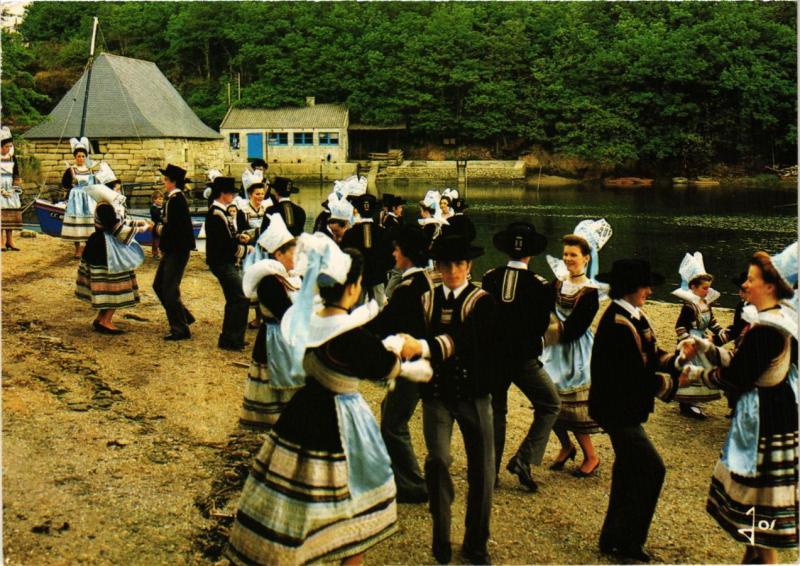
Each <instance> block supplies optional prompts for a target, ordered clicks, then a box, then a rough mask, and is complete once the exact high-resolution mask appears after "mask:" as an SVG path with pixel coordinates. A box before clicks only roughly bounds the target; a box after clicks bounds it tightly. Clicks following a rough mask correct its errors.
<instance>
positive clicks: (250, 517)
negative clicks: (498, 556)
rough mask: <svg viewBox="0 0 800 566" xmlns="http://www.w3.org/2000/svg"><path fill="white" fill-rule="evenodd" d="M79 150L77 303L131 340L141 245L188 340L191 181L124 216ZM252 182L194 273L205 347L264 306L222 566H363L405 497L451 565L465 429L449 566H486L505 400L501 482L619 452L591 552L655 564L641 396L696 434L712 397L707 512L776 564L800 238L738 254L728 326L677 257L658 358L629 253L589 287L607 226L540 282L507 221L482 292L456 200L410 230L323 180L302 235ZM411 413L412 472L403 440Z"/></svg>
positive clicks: (220, 219) (174, 181) (526, 244)
mask: <svg viewBox="0 0 800 566" xmlns="http://www.w3.org/2000/svg"><path fill="white" fill-rule="evenodd" d="M90 151H91V149H90V145H89V144H88V140H74V154H75V156H76V162H75V164H74V166H71V167H70V168H69V169H68V170H67V171H66V172H65V174H64V183H65V185H67V184H68V185H69V187H68V188H69V189H70V194H69V200H68V205H67V216H66V217H65V224H64V228H65V235H64V236H65V237H66V238H68V239H73V241H75V242H76V247H75V253H76V254H77V255H79V256H80V258H81V260H80V266H79V268H78V281H77V290H76V294H77V296H78V297H79V298H81V299H83V300H85V301H87V302H89V303H91V305H92V306H93V307H94V308H95V309H97V311H98V315H97V318H96V319H95V321H94V323H93V326H94V329H95V330H96V331H98V332H101V333H104V334H112V335H113V334H117V333H120V332H122V331H121V330H120V329H118V328H117V327H116V326H115V325H114V323H113V320H112V316H113V314H114V312H115V310H116V309H119V308H125V307H128V306H132V305H134V304H135V303H136V302H138V300H139V296H138V285H137V281H136V276H135V269H136V268H137V267H138V266H139V265H140V264H141V263H142V261H143V259H144V252H143V250H142V249H141V247H140V246H139V245H138V244H137V243H136V240H135V238H134V236H135V235H136V233H137V232H141V231H144V230H150V231H152V234H153V235H154V236H157V237H158V251H159V252H160V253H159V257H160V259H159V266H158V270H157V272H156V276H155V281H154V283H153V287H154V289H155V291H156V294H157V295H158V297H159V299H160V301H161V303H162V304H163V306H164V310H165V311H166V314H167V319H168V322H169V333H168V334H167V335H166V336H165V339H166V340H168V341H179V340H187V339H189V338H191V331H190V326H191V324H192V323H193V322H194V317H193V316H192V314H191V312H190V311H189V310H188V309H187V308H186V306H185V305H184V304H183V302H182V300H181V294H180V284H181V280H182V278H183V274H184V271H185V269H186V265H187V262H188V260H189V256H190V252H191V251H192V250H193V249H194V248H195V235H194V232H193V224H192V218H191V216H190V212H189V211H190V209H189V205H188V201H187V198H186V194H185V193H184V189H185V185H186V171H184V170H183V169H181V168H179V167H177V166H175V165H171V164H170V165H167V166H166V168H165V169H163V170H161V172H162V174H163V176H164V190H165V192H166V195H165V198H164V201H163V207H162V208H160V209H159V208H158V207H157V206H156V207H155V209H154V210H153V215H152V216H151V220H134V219H132V218H130V217H129V216H128V215H127V212H126V210H125V206H124V204H125V201H124V197H123V196H122V195H121V194H120V193H119V192H117V191H116V190H115V187H116V186H117V183H118V181H117V180H116V179H115V178H114V175H113V172H110V170H108V168H107V167H92V166H91V165H86V159H85V158H86V156H87V155H89V152H90ZM81 155H82V156H83V158H81V157H80V156H81ZM266 169H267V165H266V163H264V162H261V161H257V162H254V163H252V164H251V167H250V168H249V169H247V170H246V171H245V173H244V175H243V176H242V183H241V186H242V190H243V192H242V193H241V194H239V193H240V190H239V189H238V188H237V187H236V184H237V183H236V181H235V179H233V178H231V177H225V176H223V175H221V174H219V172H212V173H213V174H212V175H210V177H211V179H210V184H209V187H208V188H209V190H208V192H207V193H206V195H205V196H206V198H207V199H208V204H209V207H208V212H207V214H206V217H205V227H204V229H205V235H206V261H207V263H208V265H209V269H210V270H211V272H212V273H213V275H214V276H215V277H216V279H217V280H218V282H219V284H220V287H221V288H222V292H223V295H224V299H225V314H224V320H223V324H222V330H221V333H220V335H219V339H218V346H219V347H220V348H222V349H226V350H235V351H240V350H242V349H243V348H245V346H246V342H245V336H246V330H247V327H248V311H249V309H250V308H251V307H254V308H255V311H256V315H255V318H254V320H253V321H252V322H251V323H250V326H251V327H254V328H257V329H258V332H257V335H256V338H255V343H254V344H253V347H252V357H251V363H250V368H249V370H248V372H247V377H246V380H245V389H244V402H243V407H242V414H241V423H242V424H243V425H246V426H248V427H256V428H261V429H263V430H266V440H265V441H264V444H263V446H262V447H261V449H260V450H259V451H258V453H257V455H256V456H255V460H254V462H253V467H252V470H251V472H250V476H249V478H248V479H247V482H246V484H245V486H244V490H243V493H242V496H241V499H240V501H239V505H238V510H237V513H236V518H235V522H234V524H233V526H232V528H231V531H230V541H229V542H230V544H229V545H228V549H227V557H228V558H229V559H230V560H231V561H232V562H234V563H236V564H253V563H256V564H301V563H307V562H341V563H344V564H357V563H360V561H361V560H362V559H363V556H364V553H365V552H366V551H367V550H368V549H369V548H371V547H372V546H374V545H375V544H377V543H379V542H380V541H381V540H384V539H385V538H387V537H389V536H391V535H392V534H393V533H394V532H395V531H396V530H397V508H396V505H397V503H408V504H415V503H425V502H427V504H428V508H429V510H430V514H431V524H430V533H431V539H430V545H431V552H432V558H433V559H434V560H435V561H436V562H438V563H449V562H451V561H452V560H453V556H452V552H453V547H452V544H451V518H452V513H451V507H452V503H453V500H454V497H455V488H454V483H453V479H452V477H451V470H450V468H451V464H452V461H453V458H452V452H451V450H452V449H451V444H452V433H453V425H454V423H455V424H457V425H458V427H459V429H460V431H461V437H462V438H463V443H464V446H463V450H464V454H465V455H466V462H467V477H466V479H467V491H466V494H465V501H466V518H465V530H464V538H463V541H462V544H461V546H460V560H461V561H464V562H467V563H472V564H489V563H490V562H491V556H490V554H489V546H488V541H489V536H490V516H491V509H492V495H493V491H494V490H495V488H496V487H497V486H498V485H499V483H500V482H501V476H500V470H501V465H502V462H503V460H504V451H505V436H506V420H507V418H508V415H509V411H508V401H507V399H508V390H509V388H510V386H511V385H512V384H514V385H516V386H517V388H518V389H519V390H520V391H521V392H522V394H523V395H524V396H525V397H526V398H527V399H528V401H529V402H530V404H531V406H532V408H533V410H532V419H531V424H530V427H529V430H528V431H527V434H526V435H525V436H524V438H523V440H522V442H521V443H520V445H519V446H518V447H515V450H514V452H513V454H512V455H511V456H510V458H508V459H507V460H506V466H505V469H506V470H507V471H508V472H510V473H511V474H513V477H516V478H517V480H518V481H519V483H520V484H521V485H522V486H523V487H524V488H525V489H527V490H528V491H529V492H532V493H533V492H537V491H540V489H541V486H540V482H539V481H537V479H536V478H535V477H534V471H533V467H535V466H538V465H540V464H541V463H542V460H543V457H544V452H545V448H546V445H547V442H548V439H549V436H550V433H551V431H553V432H554V433H555V436H556V437H557V439H558V441H559V443H560V451H559V453H558V455H557V456H556V458H555V460H554V461H553V462H552V463H551V464H550V468H551V469H553V470H561V469H564V468H565V467H566V465H567V463H568V462H569V461H571V460H575V459H576V456H577V447H579V448H580V450H581V453H582V459H581V461H580V463H578V462H575V464H574V466H573V467H572V470H571V473H572V475H574V476H575V477H576V478H588V477H591V476H595V475H596V473H597V470H598V468H599V467H600V466H601V461H600V458H599V457H598V455H597V452H596V451H595V448H594V446H593V443H592V435H595V434H597V433H600V432H603V433H605V434H608V435H609V437H610V440H611V445H612V447H613V451H614V462H613V464H612V465H611V488H610V496H609V506H608V511H607V514H606V517H605V521H604V523H603V526H602V529H601V532H600V534H599V548H600V550H601V551H602V552H604V553H608V554H609V555H611V556H613V557H615V558H617V559H620V560H636V561H643V562H647V561H650V560H651V555H650V553H649V552H648V551H647V550H646V548H645V543H646V539H647V534H648V530H649V527H650V523H651V521H652V518H653V514H654V511H655V508H656V504H657V502H658V498H659V494H660V492H661V488H662V484H663V481H664V476H665V470H666V468H667V467H668V466H669V462H666V463H665V462H664V461H663V460H662V459H661V457H660V455H659V454H658V451H657V450H656V448H655V446H654V445H653V444H652V442H651V441H650V439H649V438H648V435H647V433H646V431H645V429H644V428H643V424H644V423H645V422H646V421H647V419H648V416H649V415H650V413H652V412H653V410H654V399H655V398H659V399H661V400H663V401H672V400H676V401H678V402H679V403H680V404H681V405H680V413H681V414H682V415H683V416H685V417H688V418H692V419H702V418H705V413H704V412H703V411H702V409H701V405H702V403H705V402H708V401H710V400H714V399H717V398H719V397H720V396H721V394H725V396H726V397H727V399H728V403H729V406H730V408H731V409H732V412H731V415H730V419H731V426H730V430H729V433H728V436H727V438H726V439H725V444H724V447H723V450H722V454H721V456H720V459H719V462H718V463H717V465H716V467H715V468H714V472H713V476H712V479H711V487H710V491H709V495H708V498H707V501H706V508H707V510H708V512H709V513H710V514H711V516H712V517H714V519H715V520H716V521H717V522H718V523H719V525H720V526H721V527H722V528H723V529H725V531H727V532H728V533H729V534H730V535H731V536H732V537H733V538H734V539H735V540H737V541H740V542H742V543H743V544H744V545H745V554H744V557H743V561H744V562H747V563H770V562H775V561H776V558H777V556H776V553H775V549H776V548H791V547H796V546H797V536H798V526H797V440H798V426H797V420H798V413H797V312H796V302H794V301H795V298H794V297H795V287H796V284H797V243H794V244H792V245H791V246H789V247H788V248H787V249H786V250H784V251H783V252H781V253H779V254H776V255H774V256H770V255H769V254H767V253H765V252H763V251H762V252H757V253H755V254H753V255H752V257H751V258H750V259H749V260H748V263H747V272H746V273H745V274H743V276H742V277H741V278H740V279H739V285H741V290H742V304H741V305H740V307H739V308H738V309H737V317H736V320H735V322H734V324H733V325H732V326H731V327H729V328H722V327H721V326H720V325H719V324H718V323H717V321H716V320H715V318H714V315H713V312H712V307H711V304H712V303H713V302H714V300H715V298H716V295H717V294H716V292H715V291H714V290H713V288H712V287H711V285H712V284H713V277H712V276H711V274H709V273H707V272H706V270H705V267H704V265H703V258H702V255H701V254H700V253H694V254H687V255H686V257H685V258H684V260H683V262H681V264H680V267H679V273H680V275H681V278H682V285H681V287H680V289H677V290H676V291H674V293H675V295H676V296H678V297H679V298H681V299H682V300H683V301H684V306H683V307H682V310H681V313H680V316H679V318H678V320H677V322H676V334H677V345H676V346H675V347H674V348H673V347H664V346H665V345H664V343H663V342H661V343H658V342H657V341H656V337H655V334H654V331H653V328H652V326H651V324H650V322H649V321H648V319H647V316H646V315H645V313H644V311H643V310H642V307H643V305H644V304H645V302H646V300H647V299H648V297H649V296H650V294H651V292H652V289H653V287H654V286H656V285H659V284H661V283H663V277H662V276H661V275H659V274H657V273H654V272H653V271H651V269H650V265H649V264H648V263H647V262H646V261H644V260H640V259H621V260H617V261H615V262H613V265H612V267H611V269H610V270H608V271H607V272H605V273H601V272H600V270H599V252H600V251H601V250H602V249H603V247H604V246H605V245H606V243H607V242H608V241H609V239H610V238H611V236H612V229H611V226H610V225H609V224H608V222H606V221H605V220H604V219H586V220H583V221H581V222H579V223H578V224H577V226H576V227H575V229H574V231H573V233H571V234H568V235H566V236H564V237H563V239H562V242H561V243H562V247H561V257H560V258H554V257H550V256H547V261H548V263H549V265H550V266H551V268H552V269H553V272H554V274H555V279H554V281H553V282H548V281H547V280H546V279H545V278H544V277H542V276H541V275H538V274H536V273H534V272H533V271H532V270H531V269H530V263H531V260H532V259H533V258H534V257H535V256H539V255H541V254H543V253H544V252H545V250H546V247H547V239H546V238H545V236H544V235H542V234H541V233H539V232H538V231H537V230H536V228H535V227H534V225H533V224H531V223H530V222H528V221H525V220H520V221H516V222H512V223H510V224H509V225H507V226H506V227H505V228H504V229H502V230H500V231H497V232H496V233H494V234H493V235H492V243H493V245H494V246H495V247H496V248H497V249H498V250H499V251H501V252H502V253H503V254H505V255H506V256H507V258H508V261H507V263H505V264H504V265H500V266H498V267H496V268H494V269H491V270H489V271H488V272H486V273H485V274H482V276H481V277H480V285H477V284H476V283H475V282H474V281H473V277H474V274H472V273H471V270H472V265H473V263H472V262H473V260H474V259H475V258H477V257H479V256H481V255H482V254H483V252H484V250H483V248H482V247H480V246H479V245H476V243H475V241H476V239H477V233H478V231H477V230H476V226H475V224H474V223H473V222H472V220H471V219H470V218H469V217H468V216H467V215H466V214H465V209H466V208H467V203H466V201H465V200H464V198H462V197H461V195H460V194H459V193H458V191H455V190H451V189H446V190H444V191H441V192H440V191H438V190H430V191H428V192H427V193H426V194H425V195H424V197H423V198H422V199H421V200H420V201H419V204H418V206H419V212H420V218H419V220H418V221H417V222H413V223H412V222H407V221H405V216H404V209H405V207H406V205H407V202H406V201H405V200H404V199H403V198H402V197H399V196H396V195H389V194H383V195H382V197H381V199H380V200H378V199H377V198H376V197H375V196H373V195H371V194H369V193H368V192H367V190H366V189H367V187H366V179H364V178H359V177H351V178H349V179H346V180H343V181H337V182H336V183H335V184H334V187H333V190H332V192H331V194H330V195H329V197H328V198H327V199H326V201H325V203H324V204H323V208H324V210H323V212H322V213H321V214H320V216H319V217H318V218H317V219H316V220H315V222H314V230H313V233H305V232H304V231H303V230H304V228H305V223H306V222H305V221H306V214H305V211H304V210H303V209H302V208H301V207H300V206H298V205H297V204H296V203H294V202H292V200H291V195H292V194H293V193H296V192H297V191H298V189H297V187H294V186H293V183H292V182H291V180H289V179H285V178H281V177H273V178H272V179H268V178H267V177H266ZM12 175H13V172H12ZM4 178H5V177H4ZM237 195H239V196H237ZM87 219H88V220H87ZM89 228H91V230H89ZM83 242H85V248H83V246H84V243H83ZM476 279H477V278H476ZM607 297H608V298H610V303H609V304H608V306H607V307H606V309H605V311H604V313H603V314H602V316H601V318H600V321H599V324H598V326H597V330H596V332H595V333H593V332H592V330H591V325H592V322H593V320H594V319H595V317H596V314H597V313H598V311H599V308H600V304H601V301H603V300H605V299H606V298H607ZM727 342H733V347H732V348H731V347H723V345H724V344H725V343H727ZM364 379H367V380H371V381H376V382H381V383H386V384H387V385H388V387H387V393H386V396H385V398H384V399H383V402H382V405H381V415H380V417H381V418H380V423H378V421H377V420H376V418H375V417H374V416H373V415H372V413H371V411H370V409H369V407H368V406H367V404H366V402H365V401H364V399H363V398H362V397H361V395H360V394H359V382H360V381H361V380H364ZM420 401H421V405H422V429H423V435H424V441H425V447H426V451H427V454H426V456H425V458H424V465H422V466H420V464H419V461H418V458H417V455H416V454H415V451H414V448H413V446H412V443H411V436H410V434H409V421H410V419H411V418H412V416H413V414H414V412H415V411H416V408H417V406H418V405H419V402H420ZM679 418H680V417H679ZM687 422H689V421H687ZM570 434H572V435H573V436H574V439H575V442H576V443H577V447H576V445H575V444H573V440H572V438H571V437H570ZM605 465H606V466H608V465H609V464H608V463H606V464H605ZM687 504H692V503H691V502H689V503H687ZM695 504H697V505H700V504H701V503H700V502H699V501H698V502H696V503H695ZM752 525H755V527H753V526H752Z"/></svg>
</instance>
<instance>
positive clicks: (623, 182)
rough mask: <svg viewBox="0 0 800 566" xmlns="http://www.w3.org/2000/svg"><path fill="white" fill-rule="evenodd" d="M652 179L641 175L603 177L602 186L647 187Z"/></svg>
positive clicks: (651, 182)
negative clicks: (613, 177) (614, 177)
mask: <svg viewBox="0 0 800 566" xmlns="http://www.w3.org/2000/svg"><path fill="white" fill-rule="evenodd" d="M652 184H653V179H645V178H642V177H618V178H616V179H603V186H604V187H649V186H651V185H652Z"/></svg>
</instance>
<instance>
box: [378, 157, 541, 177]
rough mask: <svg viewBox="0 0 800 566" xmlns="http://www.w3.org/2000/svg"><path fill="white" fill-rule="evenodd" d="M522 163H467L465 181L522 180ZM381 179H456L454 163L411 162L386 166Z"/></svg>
mask: <svg viewBox="0 0 800 566" xmlns="http://www.w3.org/2000/svg"><path fill="white" fill-rule="evenodd" d="M525 172H526V167H525V162H524V161H468V162H467V180H470V179H473V180H476V179H485V180H523V179H525ZM378 176H379V177H382V178H392V177H398V178H406V179H431V180H452V179H457V178H458V169H457V167H456V162H455V161H412V160H406V161H404V162H403V164H402V165H397V166H392V165H390V166H387V167H386V168H385V169H383V170H381V172H380V173H378Z"/></svg>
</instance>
